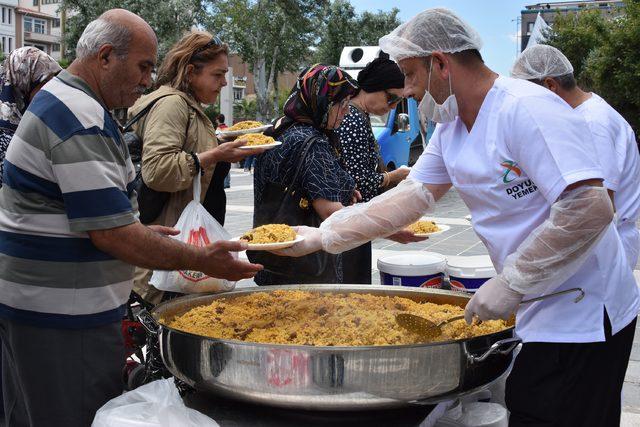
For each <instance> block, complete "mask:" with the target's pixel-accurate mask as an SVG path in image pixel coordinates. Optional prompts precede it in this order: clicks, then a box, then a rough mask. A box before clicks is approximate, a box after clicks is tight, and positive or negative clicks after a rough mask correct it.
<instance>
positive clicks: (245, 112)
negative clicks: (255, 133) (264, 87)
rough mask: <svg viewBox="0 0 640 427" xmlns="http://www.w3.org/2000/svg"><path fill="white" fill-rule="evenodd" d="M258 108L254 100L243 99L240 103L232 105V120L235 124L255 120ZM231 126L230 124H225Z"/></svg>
mask: <svg viewBox="0 0 640 427" xmlns="http://www.w3.org/2000/svg"><path fill="white" fill-rule="evenodd" d="M257 112H258V106H257V103H256V100H255V98H248V97H245V98H243V99H242V101H240V102H237V103H235V104H233V119H234V121H236V122H240V121H243V120H255V119H256V116H257ZM227 124H228V125H231V124H230V123H227Z"/></svg>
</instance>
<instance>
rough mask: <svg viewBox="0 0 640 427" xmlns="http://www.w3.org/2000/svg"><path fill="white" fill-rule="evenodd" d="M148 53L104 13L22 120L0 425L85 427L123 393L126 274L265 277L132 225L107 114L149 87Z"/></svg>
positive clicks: (10, 167)
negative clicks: (170, 272)
mask: <svg viewBox="0 0 640 427" xmlns="http://www.w3.org/2000/svg"><path fill="white" fill-rule="evenodd" d="M156 50H157V41H156V37H155V34H154V32H153V30H152V29H151V27H149V25H148V24H147V23H146V22H144V21H143V20H142V19H141V18H140V17H138V16H137V15H135V14H133V13H131V12H128V11H125V10H118V9H116V10H111V11H108V12H106V13H105V14H103V15H102V16H101V17H100V18H98V19H97V20H96V21H93V22H92V23H90V24H89V25H88V26H87V28H86V29H85V31H84V33H83V35H82V37H81V38H80V40H79V41H78V45H77V49H76V52H77V59H76V60H75V61H74V62H73V63H72V64H71V65H70V66H69V68H68V70H66V71H62V72H61V73H60V75H59V76H58V77H57V78H55V79H53V80H52V81H51V82H49V83H48V84H47V85H46V86H45V87H44V88H43V89H42V90H41V91H40V92H39V93H38V95H37V96H36V97H35V98H34V100H33V101H32V103H31V104H30V106H29V109H28V110H27V112H26V113H25V115H24V117H23V119H22V121H21V123H20V126H19V127H18V129H17V131H16V134H15V137H14V139H13V140H12V141H11V144H10V146H9V150H8V152H7V156H6V159H5V163H4V181H5V185H4V186H3V187H2V189H1V190H0V338H1V340H2V359H3V369H2V371H3V386H4V390H5V396H4V399H5V401H4V404H5V413H6V421H7V424H8V425H20V426H22V425H29V426H32V427H33V426H47V427H50V426H65V427H70V426H88V425H89V424H90V423H91V421H92V419H93V416H94V414H95V412H96V410H97V409H98V408H99V407H100V406H101V405H103V404H104V403H105V402H106V401H107V400H109V399H111V398H113V397H115V396H117V395H118V394H119V393H121V391H122V379H121V374H122V368H123V365H124V346H123V338H122V333H121V329H120V323H121V320H122V316H123V313H124V304H125V303H126V301H127V299H128V296H129V293H130V291H131V287H132V279H133V270H134V267H133V266H134V265H138V266H141V267H145V268H153V269H167V270H174V269H192V270H197V271H203V272H205V273H206V274H208V275H210V276H214V277H222V278H226V279H230V280H239V279H241V278H246V277H252V276H253V275H254V274H255V273H256V272H257V271H258V270H260V268H261V266H259V265H254V264H249V263H246V262H241V261H237V260H235V259H234V258H233V257H232V256H231V254H230V252H229V251H239V250H244V249H246V244H244V243H240V242H216V243H214V244H213V245H210V246H208V247H205V248H196V247H194V246H189V245H185V244H182V243H180V242H178V241H176V240H173V239H169V238H167V237H166V236H163V235H162V234H161V233H163V232H164V233H165V234H166V233H168V231H167V230H165V229H156V230H153V229H151V228H149V227H145V226H144V225H142V224H140V222H139V221H138V220H137V212H136V210H137V206H136V204H135V192H133V191H132V189H131V186H130V184H131V182H132V181H133V178H134V170H133V165H132V163H131V160H130V159H129V153H128V150H127V148H126V145H125V144H124V143H123V140H122V137H121V135H120V133H119V130H118V127H117V125H116V122H115V121H114V120H113V118H112V117H111V115H110V113H109V111H110V110H112V109H114V108H118V107H129V106H131V105H132V104H133V103H134V102H135V100H136V99H137V98H138V97H139V96H140V95H141V94H142V92H143V91H144V90H145V89H146V88H147V87H149V86H150V84H151V71H152V69H153V67H154V66H155V62H156Z"/></svg>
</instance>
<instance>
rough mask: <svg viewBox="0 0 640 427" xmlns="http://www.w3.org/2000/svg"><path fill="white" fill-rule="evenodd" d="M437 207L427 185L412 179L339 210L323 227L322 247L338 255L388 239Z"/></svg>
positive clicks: (321, 226) (321, 229) (321, 227)
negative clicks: (363, 201)
mask: <svg viewBox="0 0 640 427" xmlns="http://www.w3.org/2000/svg"><path fill="white" fill-rule="evenodd" d="M434 204H435V199H434V198H433V195H432V194H431V192H430V191H429V190H428V189H427V187H426V186H425V185H423V184H422V183H420V182H418V181H414V180H412V179H411V178H408V179H405V180H404V181H402V182H401V183H400V184H399V185H398V186H397V187H395V188H393V189H391V190H389V191H387V192H386V193H383V194H381V195H380V196H378V197H374V198H373V199H371V200H370V201H368V202H367V203H360V204H357V205H354V206H349V207H348V208H344V209H340V210H339V211H337V212H336V213H334V214H333V215H331V216H330V217H329V218H327V219H326V220H325V221H324V222H323V223H322V224H321V225H320V231H321V232H322V248H323V249H324V250H325V251H327V252H330V253H332V254H338V253H341V252H344V251H348V250H350V249H353V248H356V247H358V246H360V245H362V244H364V243H367V242H369V241H371V240H373V239H376V238H378V237H387V236H390V235H392V234H394V233H397V232H398V231H400V230H403V229H404V228H405V227H407V226H408V225H410V224H412V223H414V222H415V221H417V220H419V219H420V217H422V216H423V215H424V214H425V213H426V212H428V211H429V210H430V209H431V208H432V207H433V205H434Z"/></svg>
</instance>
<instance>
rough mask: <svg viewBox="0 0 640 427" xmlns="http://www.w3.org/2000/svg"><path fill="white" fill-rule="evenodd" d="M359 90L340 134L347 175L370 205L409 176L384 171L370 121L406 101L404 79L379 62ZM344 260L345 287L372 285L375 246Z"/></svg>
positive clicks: (397, 69)
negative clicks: (403, 92)
mask: <svg viewBox="0 0 640 427" xmlns="http://www.w3.org/2000/svg"><path fill="white" fill-rule="evenodd" d="M358 86H359V87H360V90H359V91H358V94H357V95H356V96H354V97H353V98H352V99H351V104H350V105H349V114H348V115H347V116H345V118H344V120H343V121H342V124H341V125H340V127H339V128H338V129H336V134H337V136H338V138H339V139H340V145H339V147H340V154H341V156H342V161H343V163H344V165H345V167H346V169H347V172H348V173H349V175H351V177H352V178H353V179H354V180H355V181H356V188H357V189H358V191H359V192H360V194H361V195H362V202H368V201H369V200H371V199H373V198H374V197H375V196H377V195H378V194H380V193H382V192H383V191H385V190H386V189H389V188H391V187H394V186H396V185H397V184H398V183H399V182H400V181H402V180H403V179H405V178H406V177H407V175H408V174H409V169H407V168H400V169H396V170H394V171H391V172H387V171H386V170H384V165H383V162H382V161H381V157H380V147H379V146H378V142H377V141H376V137H375V136H374V135H373V130H372V128H371V119H370V117H369V115H370V114H374V115H378V116H382V115H385V114H387V113H388V112H389V111H391V110H392V109H394V108H395V107H396V106H397V105H398V104H399V103H400V102H401V101H402V91H403V88H404V75H403V74H402V71H400V67H398V64H396V63H395V62H393V61H392V60H390V59H388V58H377V59H375V60H373V61H371V62H370V63H369V64H367V66H366V67H365V68H363V69H362V70H361V71H360V73H359V74H358ZM402 242H403V243H405V242H406V241H405V240H402ZM342 257H343V258H342V261H343V263H344V265H348V266H349V268H346V269H345V270H344V283H365V284H370V283H371V242H368V243H365V244H364V245H362V246H360V247H358V248H355V249H352V250H350V251H348V252H344V253H343V254H342Z"/></svg>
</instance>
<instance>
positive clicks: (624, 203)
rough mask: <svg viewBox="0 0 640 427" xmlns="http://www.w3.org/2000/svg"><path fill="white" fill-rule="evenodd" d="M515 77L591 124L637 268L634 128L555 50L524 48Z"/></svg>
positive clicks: (639, 161) (638, 186)
mask: <svg viewBox="0 0 640 427" xmlns="http://www.w3.org/2000/svg"><path fill="white" fill-rule="evenodd" d="M511 76H512V77H514V78H518V79H524V80H529V81H531V82H533V83H537V84H539V85H542V86H544V87H546V88H547V89H549V90H550V91H552V92H553V93H555V94H556V95H558V96H559V97H560V98H562V99H563V100H564V101H565V102H566V103H567V104H569V105H570V106H571V107H572V108H574V109H575V110H576V111H578V112H579V113H580V114H582V116H583V117H584V119H585V120H586V121H587V123H588V124H589V129H590V130H591V134H592V135H593V138H594V142H595V148H596V153H597V156H598V160H599V162H600V164H601V166H602V170H603V172H604V174H605V176H604V185H605V187H607V188H609V189H610V190H613V191H614V192H615V196H614V202H615V203H614V205H615V208H616V216H617V218H616V227H617V229H618V233H619V234H620V238H621V239H622V244H623V245H624V248H625V252H626V254H627V261H628V262H629V266H630V267H631V268H634V267H635V265H636V263H637V262H638V252H639V251H640V233H639V232H638V229H637V227H636V221H637V220H638V218H640V154H638V146H637V144H636V137H635V135H634V133H633V129H631V126H630V125H629V123H627V121H626V120H625V119H624V118H623V117H622V116H621V115H620V114H619V113H618V112H617V111H616V110H614V109H613V108H612V107H611V106H610V105H609V104H607V102H606V101H605V100H604V99H602V98H601V97H599V96H598V95H597V94H595V93H589V92H585V91H583V90H582V89H580V87H578V85H577V84H576V80H575V77H574V75H573V66H572V65H571V62H569V59H567V57H566V56H564V54H563V53H562V52H560V51H559V50H558V49H556V48H555V47H552V46H548V45H535V46H531V47H529V48H527V49H525V50H524V51H523V52H522V53H521V54H520V56H519V57H518V59H517V60H516V62H515V64H514V65H513V69H512V70H511Z"/></svg>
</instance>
